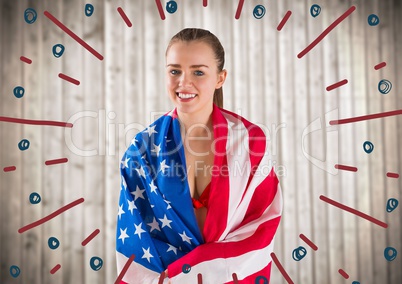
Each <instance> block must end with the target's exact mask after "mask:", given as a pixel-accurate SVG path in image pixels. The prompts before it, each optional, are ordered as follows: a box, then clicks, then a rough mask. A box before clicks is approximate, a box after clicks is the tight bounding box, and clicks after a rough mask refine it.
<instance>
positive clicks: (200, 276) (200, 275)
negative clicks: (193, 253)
mask: <svg viewBox="0 0 402 284" xmlns="http://www.w3.org/2000/svg"><path fill="white" fill-rule="evenodd" d="M197 281H198V284H202V274H201V273H198V275H197Z"/></svg>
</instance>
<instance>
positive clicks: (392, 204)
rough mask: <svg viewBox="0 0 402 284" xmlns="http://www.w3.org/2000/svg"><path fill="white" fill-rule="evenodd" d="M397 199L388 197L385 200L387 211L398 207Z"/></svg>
mask: <svg viewBox="0 0 402 284" xmlns="http://www.w3.org/2000/svg"><path fill="white" fill-rule="evenodd" d="M398 204H399V202H398V200H397V199H395V198H390V199H388V201H387V212H388V213H391V212H392V211H394V210H395V209H396V207H398Z"/></svg>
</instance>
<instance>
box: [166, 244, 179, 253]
mask: <svg viewBox="0 0 402 284" xmlns="http://www.w3.org/2000/svg"><path fill="white" fill-rule="evenodd" d="M168 246H169V248H168V250H167V251H166V252H169V251H172V252H174V254H175V255H177V248H176V247H174V246H172V245H171V244H168Z"/></svg>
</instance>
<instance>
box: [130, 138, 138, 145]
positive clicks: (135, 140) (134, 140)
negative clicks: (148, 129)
mask: <svg viewBox="0 0 402 284" xmlns="http://www.w3.org/2000/svg"><path fill="white" fill-rule="evenodd" d="M137 142H138V140H137V139H135V137H134V138H133V140H131V145H133V146H135V143H137Z"/></svg>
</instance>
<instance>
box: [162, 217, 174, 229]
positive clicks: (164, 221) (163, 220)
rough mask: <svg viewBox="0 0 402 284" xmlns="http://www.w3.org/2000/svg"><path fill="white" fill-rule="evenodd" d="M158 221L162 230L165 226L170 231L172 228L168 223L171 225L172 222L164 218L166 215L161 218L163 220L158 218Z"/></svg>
mask: <svg viewBox="0 0 402 284" xmlns="http://www.w3.org/2000/svg"><path fill="white" fill-rule="evenodd" d="M159 220H160V221H161V222H162V228H164V227H165V226H168V227H169V228H170V229H171V228H172V227H170V223H172V221H171V220H169V219H168V218H167V217H166V214H165V216H164V217H163V219H160V218H159Z"/></svg>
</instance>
